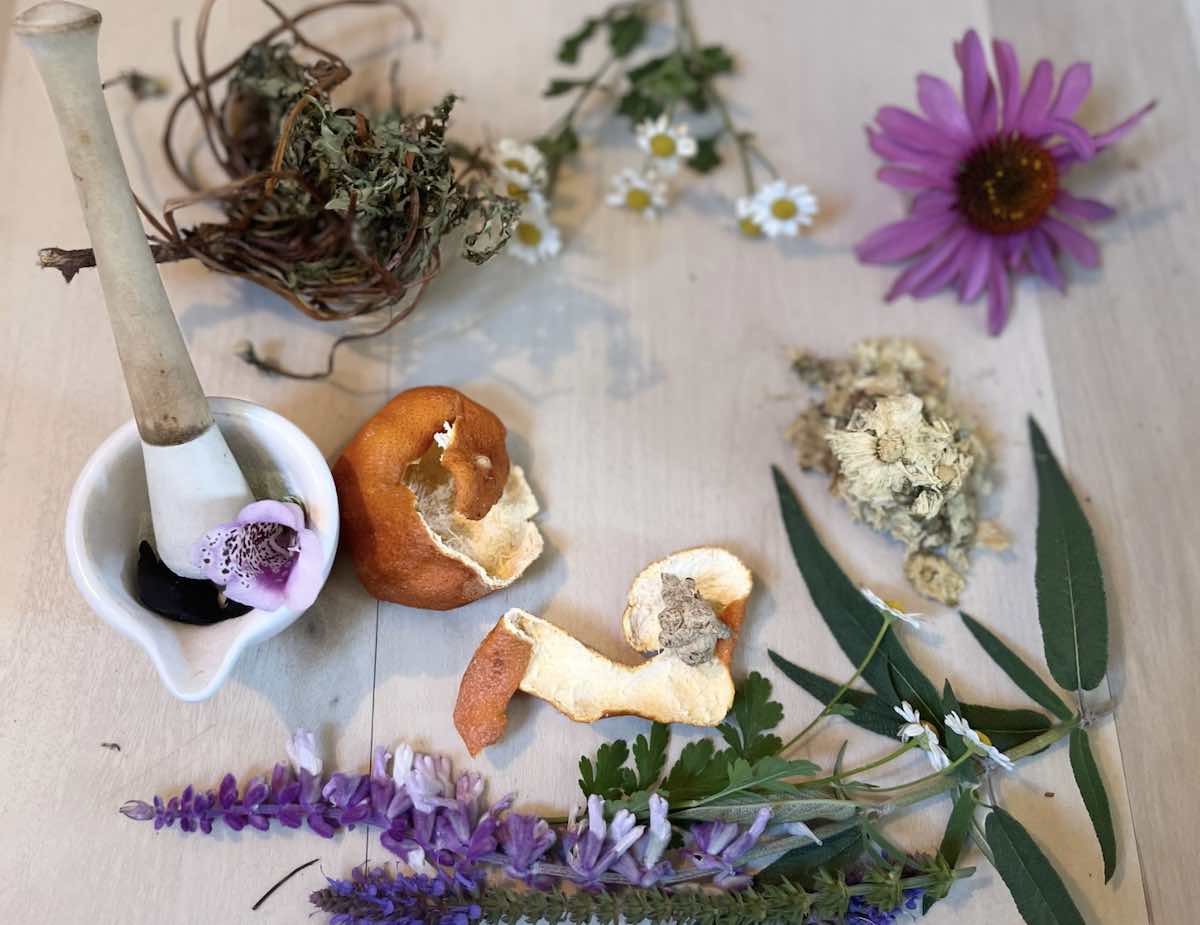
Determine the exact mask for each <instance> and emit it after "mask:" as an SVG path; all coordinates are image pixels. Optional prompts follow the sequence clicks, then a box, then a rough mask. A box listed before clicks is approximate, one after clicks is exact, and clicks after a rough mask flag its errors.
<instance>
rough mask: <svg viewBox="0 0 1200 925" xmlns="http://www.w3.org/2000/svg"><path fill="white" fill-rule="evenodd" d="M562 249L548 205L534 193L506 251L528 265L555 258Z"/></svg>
mask: <svg viewBox="0 0 1200 925" xmlns="http://www.w3.org/2000/svg"><path fill="white" fill-rule="evenodd" d="M561 248H562V239H561V238H560V236H559V233H558V228H557V227H555V225H554V223H553V222H552V221H550V216H549V215H548V214H547V213H546V203H545V200H543V199H542V197H541V195H540V194H539V193H532V194H531V195H530V200H529V202H528V203H527V204H526V206H525V208H524V209H522V210H521V217H520V218H519V219H517V227H516V228H514V229H513V233H512V237H511V238H509V239H508V247H506V248H505V250H506V251H507V252H508V253H510V254H512V255H513V256H514V257H517V258H519V259H521V260H524V261H525V262H526V263H530V264H533V263H541V262H542V261H543V260H549V259H550V258H551V257H553V256H555V255H556V254H557V253H558V252H559V250H560V249H561Z"/></svg>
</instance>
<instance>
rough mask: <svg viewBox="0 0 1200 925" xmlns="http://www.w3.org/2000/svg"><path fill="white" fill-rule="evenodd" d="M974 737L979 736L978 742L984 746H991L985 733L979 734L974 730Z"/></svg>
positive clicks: (990, 741)
mask: <svg viewBox="0 0 1200 925" xmlns="http://www.w3.org/2000/svg"><path fill="white" fill-rule="evenodd" d="M975 735H977V736H979V741H980V742H982V743H983V744H984V745H987V746H990V745H991V744H992V740H991V739H989V738H988V737H987V733H986V732H980V731H979V730H978V729H977V730H975Z"/></svg>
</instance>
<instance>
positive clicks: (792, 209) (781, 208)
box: [771, 196, 799, 221]
mask: <svg viewBox="0 0 1200 925" xmlns="http://www.w3.org/2000/svg"><path fill="white" fill-rule="evenodd" d="M798 211H799V210H798V209H797V208H796V203H795V202H793V201H792V200H791V199H788V198H787V197H786V196H781V197H780V198H779V199H776V200H775V201H774V202H772V203H771V214H772V215H774V216H775V217H776V218H778V219H780V220H782V221H787V220H788V219H789V218H795V217H796V213H797V212H798Z"/></svg>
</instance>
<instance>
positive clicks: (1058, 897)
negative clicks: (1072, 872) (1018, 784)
mask: <svg viewBox="0 0 1200 925" xmlns="http://www.w3.org/2000/svg"><path fill="white" fill-rule="evenodd" d="M987 840H988V845H989V846H990V847H991V849H992V855H993V856H994V857H995V859H996V870H997V871H999V872H1000V876H1001V877H1002V878H1003V880H1004V885H1005V886H1007V887H1008V891H1009V892H1010V893H1011V894H1012V898H1013V901H1014V902H1015V903H1016V904H1017V911H1019V912H1020V913H1021V917H1022V918H1023V919H1025V921H1026V922H1027V923H1028V925H1084V921H1083V916H1082V915H1080V914H1079V909H1078V908H1077V907H1076V905H1075V902H1074V900H1072V899H1071V894H1070V893H1068V892H1067V888H1066V886H1065V885H1064V884H1063V882H1062V878H1061V877H1060V876H1059V875H1058V872H1057V871H1056V870H1055V869H1054V867H1053V865H1052V864H1051V863H1050V859H1049V858H1047V857H1046V855H1045V854H1043V853H1042V849H1041V848H1039V847H1038V846H1037V843H1036V842H1035V841H1034V840H1033V839H1032V838H1031V837H1030V835H1029V833H1028V832H1026V831H1025V827H1024V826H1023V825H1021V823H1019V822H1017V820H1016V819H1014V818H1013V817H1012V816H1010V815H1009V814H1008V813H1006V812H1005V811H1004V810H1002V809H995V810H993V811H992V812H991V814H990V815H989V816H988V817H987Z"/></svg>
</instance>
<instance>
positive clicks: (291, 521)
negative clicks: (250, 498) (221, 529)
mask: <svg viewBox="0 0 1200 925" xmlns="http://www.w3.org/2000/svg"><path fill="white" fill-rule="evenodd" d="M237 522H238V523H240V524H283V525H284V526H286V527H291V528H292V529H293V530H303V529H304V510H303V509H302V508H301V507H300V505H298V504H293V503H292V502H291V501H255V502H253V503H251V504H247V505H246V506H245V507H244V508H242V509H241V511H239V512H238V516H237Z"/></svg>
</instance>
